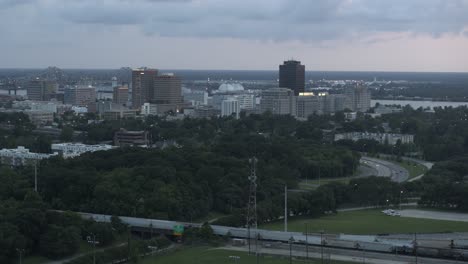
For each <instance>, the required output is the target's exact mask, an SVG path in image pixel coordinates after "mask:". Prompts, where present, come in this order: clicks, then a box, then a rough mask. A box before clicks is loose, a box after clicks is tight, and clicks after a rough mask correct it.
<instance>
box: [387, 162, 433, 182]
mask: <svg viewBox="0 0 468 264" xmlns="http://www.w3.org/2000/svg"><path fill="white" fill-rule="evenodd" d="M387 160H388V161H390V162H392V163H395V164H397V165H400V166H401V167H403V168H405V169H407V170H408V172H409V178H410V179H411V178H414V177H417V176H419V175H421V174H424V173H426V172H427V168H426V167H425V166H424V165H421V164H419V163H415V162H411V161H407V160H403V161H396V160H391V159H387Z"/></svg>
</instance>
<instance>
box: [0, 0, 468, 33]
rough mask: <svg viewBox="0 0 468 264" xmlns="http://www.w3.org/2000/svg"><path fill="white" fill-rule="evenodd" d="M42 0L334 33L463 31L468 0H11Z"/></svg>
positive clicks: (177, 27) (67, 6)
mask: <svg viewBox="0 0 468 264" xmlns="http://www.w3.org/2000/svg"><path fill="white" fill-rule="evenodd" d="M32 2H35V3H36V5H37V6H38V10H40V11H39V12H43V13H45V14H47V16H42V17H41V19H48V18H50V19H54V18H60V19H62V20H63V21H65V22H68V23H71V24H77V25H80V24H88V25H89V24H92V25H93V24H95V25H101V26H122V25H137V26H139V27H140V28H141V29H142V30H143V32H145V33H146V34H150V35H152V34H155V35H160V36H169V37H187V36H190V37H200V38H207V37H228V38H240V39H261V40H280V41H281V40H303V41H307V40H331V39H336V38H346V37H350V36H354V37H355V36H362V35H368V34H373V33H376V32H377V33H379V32H409V33H413V34H431V35H433V36H434V37H438V36H440V35H442V34H445V33H453V34H461V33H462V32H463V31H464V29H465V28H466V27H467V25H468V15H467V14H468V0H450V1H447V0H412V1H407V0H392V1H375V0H314V1H311V0H294V1H290V0H255V1H253V0H237V1H232V0H101V1H95V0H67V1H61V0H48V1H45V0H36V1H33V0H3V2H0V3H2V6H4V7H7V6H8V7H12V6H13V5H18V4H19V3H22V4H27V3H32Z"/></svg>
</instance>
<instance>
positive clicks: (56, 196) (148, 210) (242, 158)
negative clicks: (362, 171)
mask: <svg viewBox="0 0 468 264" xmlns="http://www.w3.org/2000/svg"><path fill="white" fill-rule="evenodd" d="M252 156H256V157H257V159H258V164H257V175H258V186H259V187H258V199H259V202H262V201H268V202H270V201H274V200H276V199H280V198H279V197H280V196H281V190H282V189H283V188H284V185H288V186H290V187H291V188H294V187H296V186H297V184H298V182H299V181H300V180H301V179H303V178H305V177H308V178H309V179H312V178H316V177H318V174H319V173H320V174H321V176H322V177H341V176H344V175H349V174H351V173H353V171H354V169H355V168H356V167H357V165H358V162H359V158H360V157H359V155H358V154H357V153H355V152H351V151H349V150H347V149H345V148H339V147H333V146H322V145H314V144H312V143H308V144H304V142H303V141H298V140H296V139H294V138H287V139H286V138H279V137H266V136H264V135H258V134H254V135H242V134H238V135H222V136H218V137H217V138H216V140H214V141H213V143H212V145H203V146H190V145H186V146H183V147H182V148H175V147H174V148H168V149H165V150H155V149H142V148H121V149H116V150H112V151H106V152H95V153H92V154H87V155H83V156H81V157H79V158H75V159H69V160H62V159H60V158H53V159H50V160H48V161H45V162H42V163H41V166H40V168H39V179H40V180H39V190H40V192H41V194H42V195H43V197H44V199H45V200H46V201H47V202H49V203H50V204H51V206H52V207H53V208H55V209H66V210H73V211H83V212H97V213H105V214H111V215H128V216H140V217H152V218H158V219H174V220H186V221H189V220H191V219H196V218H199V217H203V216H205V215H206V214H207V213H209V212H211V211H218V212H222V213H230V212H232V211H233V210H236V209H242V208H244V207H245V205H246V204H247V193H248V186H249V182H248V175H249V173H250V167H249V163H248V160H249V158H251V157H252ZM31 173H32V170H26V171H24V172H23V174H28V175H30V176H29V177H32V176H31Z"/></svg>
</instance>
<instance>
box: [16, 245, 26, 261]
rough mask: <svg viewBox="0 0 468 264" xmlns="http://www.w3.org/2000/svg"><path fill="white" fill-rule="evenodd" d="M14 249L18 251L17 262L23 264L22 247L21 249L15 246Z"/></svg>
mask: <svg viewBox="0 0 468 264" xmlns="http://www.w3.org/2000/svg"><path fill="white" fill-rule="evenodd" d="M16 251H18V253H19V264H23V253H24V249H22V248H17V249H16Z"/></svg>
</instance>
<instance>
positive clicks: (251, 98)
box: [234, 93, 255, 110]
mask: <svg viewBox="0 0 468 264" xmlns="http://www.w3.org/2000/svg"><path fill="white" fill-rule="evenodd" d="M234 98H236V100H237V101H239V107H240V109H242V110H244V109H245V110H252V109H254V108H255V95H254V94H251V93H244V94H238V95H235V96H234Z"/></svg>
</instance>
